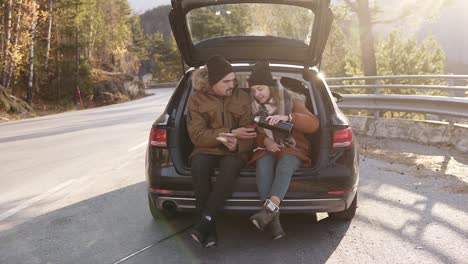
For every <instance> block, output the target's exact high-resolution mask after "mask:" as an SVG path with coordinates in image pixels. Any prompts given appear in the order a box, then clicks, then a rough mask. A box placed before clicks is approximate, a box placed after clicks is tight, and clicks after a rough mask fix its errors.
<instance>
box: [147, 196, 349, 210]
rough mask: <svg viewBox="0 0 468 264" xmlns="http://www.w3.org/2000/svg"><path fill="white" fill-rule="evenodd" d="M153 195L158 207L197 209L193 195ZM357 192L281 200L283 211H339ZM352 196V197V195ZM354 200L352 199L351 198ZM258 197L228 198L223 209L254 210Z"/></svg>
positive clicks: (256, 206) (258, 203)
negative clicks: (336, 195)
mask: <svg viewBox="0 0 468 264" xmlns="http://www.w3.org/2000/svg"><path fill="white" fill-rule="evenodd" d="M152 195H153V201H154V203H155V205H156V207H157V208H158V209H166V210H167V209H168V208H171V210H172V209H174V210H176V211H178V212H190V211H195V198H193V197H171V196H160V195H157V196H156V195H154V194H152ZM354 195H355V192H353V193H350V194H348V195H346V196H343V197H334V198H323V199H284V200H283V201H282V202H281V212H282V213H311V212H339V211H343V210H345V209H346V207H347V202H348V201H349V200H350V198H354ZM351 196H352V197H351ZM351 200H352V199H351ZM260 205H261V202H260V200H258V199H243V198H240V199H238V198H236V199H228V200H226V202H225V204H224V207H223V210H225V211H237V212H254V211H258V210H259V209H260V208H261V207H260Z"/></svg>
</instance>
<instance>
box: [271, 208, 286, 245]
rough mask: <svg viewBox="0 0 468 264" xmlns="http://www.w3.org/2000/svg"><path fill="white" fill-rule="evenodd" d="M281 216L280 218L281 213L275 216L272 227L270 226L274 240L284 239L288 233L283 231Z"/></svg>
mask: <svg viewBox="0 0 468 264" xmlns="http://www.w3.org/2000/svg"><path fill="white" fill-rule="evenodd" d="M279 216H280V214H279V213H278V214H277V215H275V217H274V218H273V221H271V223H270V225H269V226H268V227H269V229H270V232H271V235H272V238H273V240H276V239H279V238H282V237H284V236H285V235H286V233H285V232H284V230H283V227H282V226H281V223H280V217H279Z"/></svg>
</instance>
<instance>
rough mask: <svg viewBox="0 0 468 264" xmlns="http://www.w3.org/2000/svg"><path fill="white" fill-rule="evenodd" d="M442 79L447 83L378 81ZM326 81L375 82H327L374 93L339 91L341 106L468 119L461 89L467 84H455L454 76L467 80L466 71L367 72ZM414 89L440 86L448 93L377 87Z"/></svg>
mask: <svg viewBox="0 0 468 264" xmlns="http://www.w3.org/2000/svg"><path fill="white" fill-rule="evenodd" d="M408 79H419V80H431V79H439V80H445V81H447V82H448V84H449V85H447V86H443V85H414V84H379V82H380V81H381V80H408ZM326 80H327V82H328V83H334V82H342V81H362V80H364V81H369V80H372V81H374V82H375V83H376V84H373V85H372V84H371V85H370V84H366V85H361V84H356V85H329V87H330V89H332V90H339V89H346V88H348V89H349V88H366V90H367V91H369V90H373V91H374V92H375V93H374V94H342V96H343V98H344V100H343V102H340V103H338V106H339V107H340V108H342V109H362V110H371V111H377V112H375V113H374V114H375V115H376V116H378V115H379V112H378V111H395V112H414V113H424V114H434V115H439V116H443V117H456V118H466V119H468V97H466V96H465V92H466V91H468V86H460V85H459V86H456V85H454V83H455V80H458V81H460V80H465V84H468V83H467V81H468V75H400V76H367V77H344V78H327V79H326ZM388 88H390V89H418V90H434V89H437V90H441V91H447V92H448V95H449V96H430V95H403V94H381V93H380V90H381V89H388Z"/></svg>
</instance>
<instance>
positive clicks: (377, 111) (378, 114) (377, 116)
mask: <svg viewBox="0 0 468 264" xmlns="http://www.w3.org/2000/svg"><path fill="white" fill-rule="evenodd" d="M374 84H375V85H381V84H382V80H380V79H377V80H375V81H374ZM374 94H376V95H379V94H380V87H377V88H375V91H374ZM374 117H375V118H379V117H382V113H381V112H380V111H379V110H376V111H374Z"/></svg>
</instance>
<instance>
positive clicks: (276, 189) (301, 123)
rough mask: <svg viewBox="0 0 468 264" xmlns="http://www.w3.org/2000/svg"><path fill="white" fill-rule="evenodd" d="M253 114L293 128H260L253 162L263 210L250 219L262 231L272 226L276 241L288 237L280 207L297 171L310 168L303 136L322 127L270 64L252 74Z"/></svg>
mask: <svg viewBox="0 0 468 264" xmlns="http://www.w3.org/2000/svg"><path fill="white" fill-rule="evenodd" d="M249 85H250V87H251V89H252V93H251V94H252V96H253V99H254V100H252V111H253V114H254V115H255V116H266V118H267V120H268V122H269V124H270V125H275V124H277V123H278V122H280V121H285V122H290V123H292V124H293V126H294V130H293V132H292V134H291V135H285V134H282V133H280V132H277V131H274V130H269V129H265V128H260V127H259V128H258V132H259V133H258V136H257V139H256V143H257V148H256V149H255V150H254V154H253V156H252V158H251V160H250V162H254V161H255V162H256V166H257V170H256V171H257V187H258V191H259V193H260V198H261V201H262V202H264V203H263V208H262V209H261V211H260V212H258V213H256V214H254V215H253V216H251V217H250V221H252V223H253V224H254V225H255V226H256V227H257V228H258V229H260V230H262V231H263V230H264V228H265V227H267V226H268V227H269V228H270V230H271V232H272V234H273V239H278V238H280V237H282V236H284V235H285V233H284V231H283V229H282V227H281V224H280V220H279V208H280V207H279V206H280V203H281V201H282V200H283V198H284V196H285V194H286V191H287V190H288V187H289V182H290V180H291V177H292V175H293V173H294V171H295V170H297V169H298V168H299V167H300V166H301V165H305V166H307V165H310V163H311V160H310V158H309V157H308V153H309V144H310V143H309V141H308V140H307V139H306V138H305V136H304V134H310V133H314V132H315V131H317V129H318V128H319V121H318V118H317V117H316V116H315V115H314V114H312V113H311V112H310V111H309V110H307V108H306V107H305V105H304V103H303V100H301V99H300V97H301V96H300V95H297V94H294V93H292V92H290V91H287V90H285V89H284V88H283V86H282V85H281V84H280V83H279V82H276V81H275V80H274V79H273V77H272V75H271V72H270V69H269V65H268V63H267V62H258V63H257V64H255V66H254V68H253V71H252V74H251V75H250V79H249Z"/></svg>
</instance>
